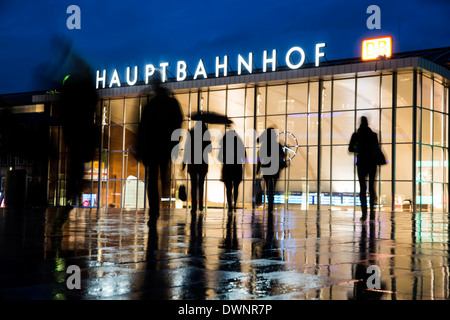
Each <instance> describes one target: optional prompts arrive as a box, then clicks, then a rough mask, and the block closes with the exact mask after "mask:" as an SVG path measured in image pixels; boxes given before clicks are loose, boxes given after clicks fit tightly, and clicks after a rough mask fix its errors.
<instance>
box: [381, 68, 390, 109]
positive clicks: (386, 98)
mask: <svg viewBox="0 0 450 320" xmlns="http://www.w3.org/2000/svg"><path fill="white" fill-rule="evenodd" d="M381 107H382V108H392V75H387V76H386V75H382V76H381Z"/></svg>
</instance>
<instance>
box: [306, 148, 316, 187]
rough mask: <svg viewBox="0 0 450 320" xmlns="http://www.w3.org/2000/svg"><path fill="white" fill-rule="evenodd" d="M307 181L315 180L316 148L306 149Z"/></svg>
mask: <svg viewBox="0 0 450 320" xmlns="http://www.w3.org/2000/svg"><path fill="white" fill-rule="evenodd" d="M308 180H317V147H308Z"/></svg>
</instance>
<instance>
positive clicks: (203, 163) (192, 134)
mask: <svg viewBox="0 0 450 320" xmlns="http://www.w3.org/2000/svg"><path fill="white" fill-rule="evenodd" d="M211 151H212V145H211V136H210V134H209V132H208V128H207V127H206V125H205V123H204V122H203V121H196V122H195V125H194V127H193V128H192V129H191V130H189V134H188V135H187V138H186V145H185V148H184V156H183V170H184V168H185V166H186V165H187V171H188V173H189V176H190V178H191V200H192V208H191V213H192V214H196V213H197V208H198V209H200V211H203V195H204V189H205V178H206V174H207V173H208V160H207V159H208V153H210V152H211ZM197 194H198V198H197ZM197 200H198V203H197Z"/></svg>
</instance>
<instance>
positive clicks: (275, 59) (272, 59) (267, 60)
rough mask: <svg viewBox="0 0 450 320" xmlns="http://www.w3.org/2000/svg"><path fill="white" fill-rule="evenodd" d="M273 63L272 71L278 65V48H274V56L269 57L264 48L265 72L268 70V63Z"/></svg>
mask: <svg viewBox="0 0 450 320" xmlns="http://www.w3.org/2000/svg"><path fill="white" fill-rule="evenodd" d="M269 63H271V64H272V71H275V69H276V67H277V50H275V49H274V50H272V58H268V57H267V51H266V50H264V54H263V72H266V71H267V64H269Z"/></svg>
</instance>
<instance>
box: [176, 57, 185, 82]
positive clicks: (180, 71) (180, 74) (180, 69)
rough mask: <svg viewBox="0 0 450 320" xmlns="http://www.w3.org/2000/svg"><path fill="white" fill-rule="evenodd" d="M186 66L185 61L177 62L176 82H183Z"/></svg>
mask: <svg viewBox="0 0 450 320" xmlns="http://www.w3.org/2000/svg"><path fill="white" fill-rule="evenodd" d="M186 69H187V64H186V62H185V61H178V62H177V81H183V80H184V79H186V77H187V72H186Z"/></svg>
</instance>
